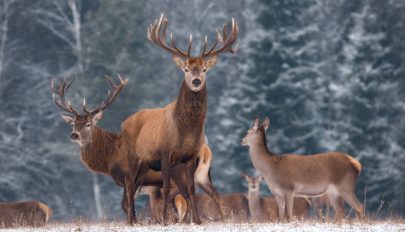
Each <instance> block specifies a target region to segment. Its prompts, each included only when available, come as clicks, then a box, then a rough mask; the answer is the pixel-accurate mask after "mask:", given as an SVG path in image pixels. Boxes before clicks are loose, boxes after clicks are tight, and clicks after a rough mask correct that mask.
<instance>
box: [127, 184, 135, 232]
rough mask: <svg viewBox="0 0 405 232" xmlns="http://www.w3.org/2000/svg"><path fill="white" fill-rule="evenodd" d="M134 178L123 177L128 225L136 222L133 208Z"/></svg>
mask: <svg viewBox="0 0 405 232" xmlns="http://www.w3.org/2000/svg"><path fill="white" fill-rule="evenodd" d="M133 186H134V178H133V177H132V176H126V177H125V188H126V190H125V192H126V200H127V204H128V210H127V223H128V225H133V224H135V223H136V215H135V208H134V194H135V193H133V190H134V187H133Z"/></svg>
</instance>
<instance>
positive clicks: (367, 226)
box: [5, 221, 405, 232]
mask: <svg viewBox="0 0 405 232" xmlns="http://www.w3.org/2000/svg"><path fill="white" fill-rule="evenodd" d="M5 231H7V232H12V231H16V232H25V231H26V232H31V231H38V232H42V231H55V232H56V231H58V232H59V231H75V232H76V231H80V232H82V231H92V232H103V231H122V232H127V231H137V232H138V231H139V232H141V231H142V232H149V231H159V232H164V231H168V232H172V231H173V232H177V231H193V232H194V231H195V232H199V231H204V232H208V231H215V232H216V231H221V232H239V231H240V232H260V231H319V232H325V231H385V232H392V231H405V223H404V222H398V221H395V222H392V221H386V222H373V223H350V224H347V223H342V224H333V223H319V222H294V223H267V224H229V223H228V224H224V223H210V224H203V225H201V226H197V225H171V226H166V227H163V226H139V225H137V226H132V227H130V226H126V225H125V224H124V223H100V224H95V223H83V222H79V223H69V224H50V225H48V226H47V227H44V228H36V229H33V228H20V229H7V230H5Z"/></svg>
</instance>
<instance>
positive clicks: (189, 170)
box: [186, 156, 202, 224]
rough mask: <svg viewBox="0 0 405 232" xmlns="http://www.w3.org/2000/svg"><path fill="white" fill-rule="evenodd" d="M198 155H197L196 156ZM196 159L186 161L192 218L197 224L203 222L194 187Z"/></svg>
mask: <svg viewBox="0 0 405 232" xmlns="http://www.w3.org/2000/svg"><path fill="white" fill-rule="evenodd" d="M195 157H197V156H195ZM195 170H196V167H195V160H194V159H192V160H189V161H188V162H187V163H186V183H187V190H188V194H189V195H190V206H191V214H192V219H193V221H194V222H195V223H196V224H201V223H202V222H201V219H200V215H199V214H198V210H197V205H196V202H195V187H194V173H195Z"/></svg>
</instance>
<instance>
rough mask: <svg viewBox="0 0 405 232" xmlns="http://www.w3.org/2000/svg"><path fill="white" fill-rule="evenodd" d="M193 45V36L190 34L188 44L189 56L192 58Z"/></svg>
mask: <svg viewBox="0 0 405 232" xmlns="http://www.w3.org/2000/svg"><path fill="white" fill-rule="evenodd" d="M192 43H193V35H192V34H190V41H189V42H188V49H187V56H188V57H190V52H191V44H192Z"/></svg>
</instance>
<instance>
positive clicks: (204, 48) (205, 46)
mask: <svg viewBox="0 0 405 232" xmlns="http://www.w3.org/2000/svg"><path fill="white" fill-rule="evenodd" d="M207 43H208V38H207V35H205V38H204V47H203V50H202V52H201V56H202V55H203V54H204V53H205V50H206V49H207Z"/></svg>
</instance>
